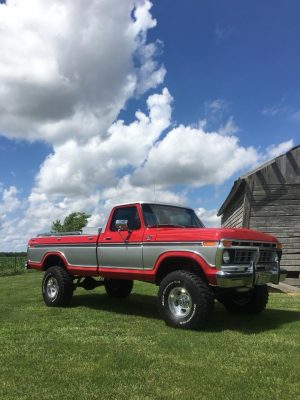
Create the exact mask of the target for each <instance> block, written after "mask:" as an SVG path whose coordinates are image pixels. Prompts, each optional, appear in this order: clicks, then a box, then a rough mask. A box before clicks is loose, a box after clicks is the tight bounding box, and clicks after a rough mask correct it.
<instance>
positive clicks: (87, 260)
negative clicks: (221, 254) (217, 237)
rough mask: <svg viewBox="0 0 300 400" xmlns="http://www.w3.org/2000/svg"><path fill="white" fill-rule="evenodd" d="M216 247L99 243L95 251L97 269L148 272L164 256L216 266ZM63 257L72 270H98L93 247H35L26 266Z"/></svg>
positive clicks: (84, 245)
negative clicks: (178, 254) (188, 256)
mask: <svg viewBox="0 0 300 400" xmlns="http://www.w3.org/2000/svg"><path fill="white" fill-rule="evenodd" d="M216 249H217V248H216V247H215V246H211V247H203V246H202V244H201V242H199V241H198V242H151V243H148V242H144V243H142V242H136V243H128V244H125V243H109V244H108V243H103V242H102V243H99V245H98V247H97V252H98V259H99V267H100V268H101V267H102V266H103V268H118V269H119V268H129V269H141V270H143V269H147V270H151V269H153V268H154V265H155V263H156V261H157V259H158V258H159V257H160V256H161V255H163V254H164V253H166V252H169V251H171V252H173V251H183V252H190V253H191V252H192V253H195V254H197V255H199V256H200V257H202V258H203V259H204V260H205V261H206V262H207V263H208V264H209V265H211V266H214V265H215V255H216ZM49 252H58V253H61V254H63V255H64V257H65V259H66V260H67V262H68V264H69V265H71V266H79V267H80V266H81V267H97V266H98V265H97V256H96V243H88V244H78V245H73V244H72V245H69V244H63V243H61V244H53V245H52V244H51V245H37V246H35V247H30V248H29V249H28V260H29V262H30V261H32V262H37V263H40V262H42V259H43V257H44V255H45V254H46V253H49Z"/></svg>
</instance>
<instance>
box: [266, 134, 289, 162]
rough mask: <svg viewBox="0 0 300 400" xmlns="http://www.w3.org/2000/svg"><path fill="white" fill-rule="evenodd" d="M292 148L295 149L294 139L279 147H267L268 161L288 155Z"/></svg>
mask: <svg viewBox="0 0 300 400" xmlns="http://www.w3.org/2000/svg"><path fill="white" fill-rule="evenodd" d="M292 147H294V141H293V139H290V140H287V141H286V142H282V143H279V144H278V145H277V146H276V145H274V144H273V145H271V146H269V147H267V149H266V154H265V158H266V161H267V160H270V159H272V158H275V157H278V156H280V155H281V154H284V153H286V152H287V151H289V150H290V149H291V148H292Z"/></svg>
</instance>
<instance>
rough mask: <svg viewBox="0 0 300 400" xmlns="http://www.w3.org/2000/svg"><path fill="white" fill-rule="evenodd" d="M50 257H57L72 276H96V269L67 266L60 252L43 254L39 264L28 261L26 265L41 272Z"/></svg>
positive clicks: (64, 257)
mask: <svg viewBox="0 0 300 400" xmlns="http://www.w3.org/2000/svg"><path fill="white" fill-rule="evenodd" d="M51 256H56V257H59V258H60V259H61V260H62V262H63V264H64V267H65V268H66V269H67V270H68V271H69V272H70V274H72V275H78V276H97V275H98V273H97V267H82V266H77V265H71V264H69V263H68V260H67V258H66V256H65V255H64V253H63V252H61V251H51V252H48V253H45V254H44V255H43V258H42V260H41V262H34V261H30V260H29V261H28V265H29V267H33V268H34V269H37V270H39V271H43V269H44V265H45V263H46V261H47V258H48V257H51Z"/></svg>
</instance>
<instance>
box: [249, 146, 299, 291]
mask: <svg viewBox="0 0 300 400" xmlns="http://www.w3.org/2000/svg"><path fill="white" fill-rule="evenodd" d="M251 178H252V179H253V187H252V196H251V198H250V213H249V228H251V229H257V230H260V231H263V232H266V233H270V234H272V235H274V236H276V237H277V238H278V239H279V240H280V241H281V243H282V244H283V256H282V260H281V266H282V267H283V268H286V269H287V270H288V271H289V274H288V276H289V277H288V279H287V283H290V284H293V285H298V286H300V279H299V272H300V147H298V148H296V149H295V150H293V151H291V152H289V153H287V154H285V155H283V156H281V157H279V158H278V159H276V160H275V161H274V162H273V163H272V164H270V165H269V166H267V167H266V168H264V169H261V170H259V171H257V172H256V173H255V174H254V176H252V177H251ZM248 179H249V178H248Z"/></svg>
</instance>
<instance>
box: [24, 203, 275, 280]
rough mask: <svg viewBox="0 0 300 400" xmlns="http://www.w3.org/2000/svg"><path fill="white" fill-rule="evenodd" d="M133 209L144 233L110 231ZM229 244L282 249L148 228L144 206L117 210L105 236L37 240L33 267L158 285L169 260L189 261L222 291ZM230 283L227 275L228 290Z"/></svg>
mask: <svg viewBox="0 0 300 400" xmlns="http://www.w3.org/2000/svg"><path fill="white" fill-rule="evenodd" d="M129 206H130V207H132V206H134V207H136V208H137V211H138V215H139V218H140V229H136V230H133V231H131V232H129V231H112V230H110V225H111V219H112V216H113V214H114V212H115V210H117V209H118V208H121V207H122V208H123V207H129ZM224 239H226V240H227V241H234V240H239V241H248V242H249V241H252V242H266V243H273V244H274V245H275V246H277V245H278V241H277V239H276V238H274V237H272V236H269V235H265V234H263V233H261V232H257V231H252V230H248V229H211V228H209V229H207V228H184V229H183V228H174V227H170V228H168V227H150V228H148V227H146V226H145V223H144V219H143V213H142V204H141V202H136V203H132V204H127V205H120V206H116V207H114V208H113V209H112V212H111V214H110V217H109V218H108V221H107V224H106V227H105V229H104V231H103V232H99V233H97V234H93V235H77V236H74V235H72V236H42V237H36V238H33V239H31V240H30V241H29V244H28V267H29V268H35V269H38V270H45V269H46V268H47V267H48V266H50V265H51V264H52V265H53V263H54V264H55V265H57V263H60V264H62V265H64V266H65V268H67V269H68V270H69V272H70V273H71V274H72V275H75V276H102V277H108V278H117V279H120V278H123V279H137V280H144V281H150V282H155V281H156V276H157V273H158V271H159V268H160V266H161V265H163V263H164V262H165V261H166V260H170V259H176V260H189V261H190V262H191V263H192V264H193V265H195V266H197V267H198V268H199V269H201V271H202V272H203V274H204V275H205V277H206V278H207V280H208V282H209V283H210V284H212V285H220V284H221V282H222V277H223V276H225V275H226V274H225V275H224V273H223V275H222V252H223V250H224V248H225V246H224ZM278 271H279V264H278ZM220 272H221V274H220ZM278 274H279V272H277V275H278ZM227 278H228V277H227V275H226V285H227V286H228V282H229V279H227ZM270 281H271V280H270ZM229 285H230V283H229ZM221 286H222V285H221ZM233 286H234V285H233ZM235 286H236V285H235Z"/></svg>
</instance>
